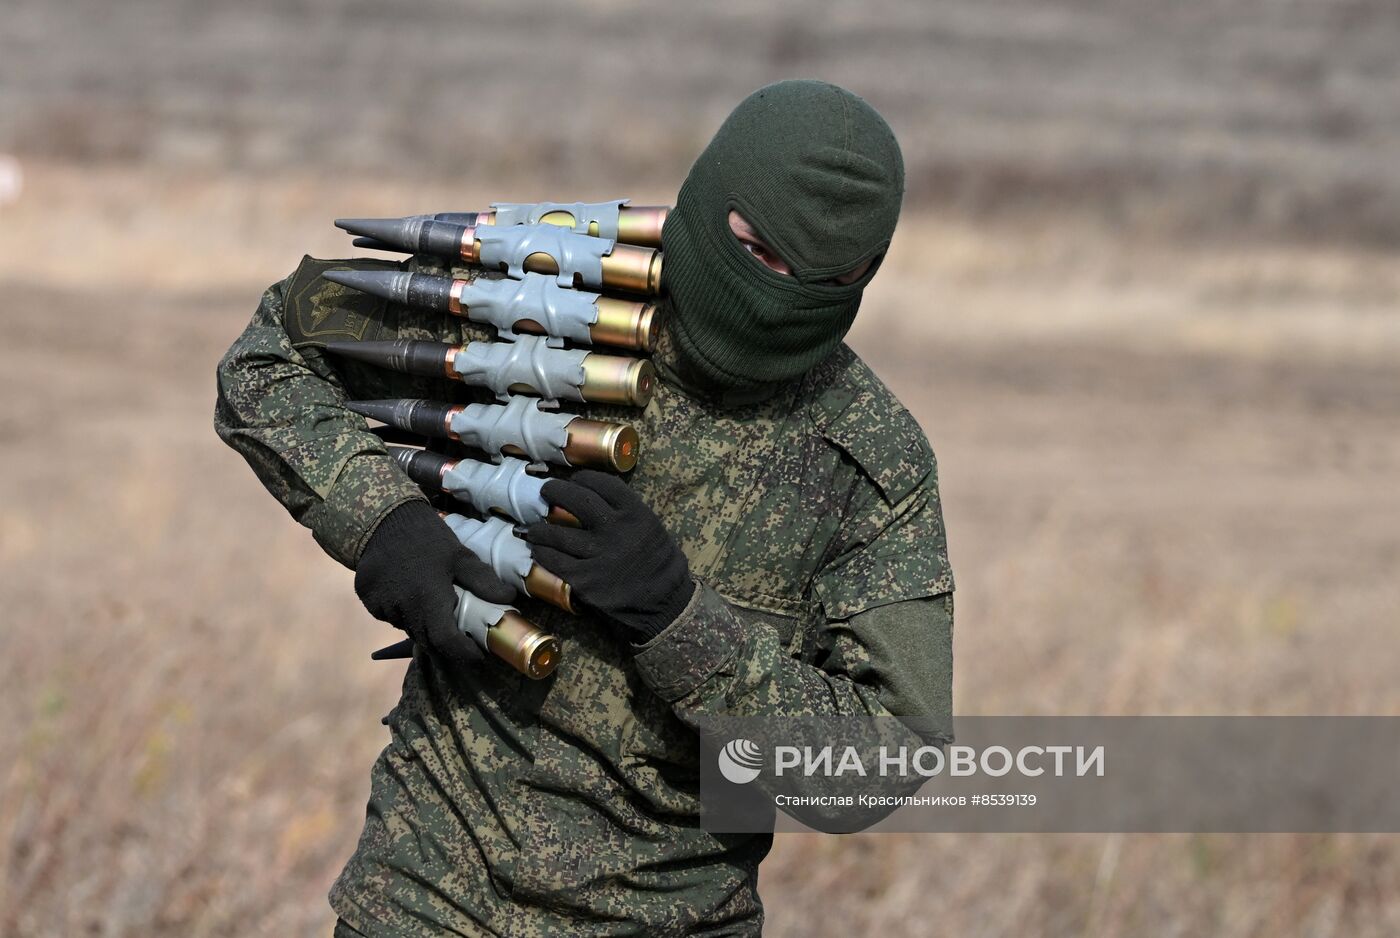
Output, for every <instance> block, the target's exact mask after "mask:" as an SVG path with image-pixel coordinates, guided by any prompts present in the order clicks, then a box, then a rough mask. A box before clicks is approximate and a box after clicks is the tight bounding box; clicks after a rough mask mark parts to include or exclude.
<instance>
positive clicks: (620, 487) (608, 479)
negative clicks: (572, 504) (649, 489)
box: [569, 469, 641, 520]
mask: <svg viewBox="0 0 1400 938" xmlns="http://www.w3.org/2000/svg"><path fill="white" fill-rule="evenodd" d="M569 481H570V482H573V483H575V484H576V485H581V486H583V487H584V488H586V489H589V490H590V491H592V492H595V493H597V494H598V495H599V496H601V497H602V499H603V500H604V501H606V502H607V503H608V504H609V505H611V506H612V507H613V508H626V507H628V506H630V505H634V504H636V503H638V502H640V501H641V498H640V497H639V496H638V495H637V493H636V492H634V491H632V487H631V486H630V485H628V484H627V483H626V482H623V481H622V479H621V478H619V477H618V476H615V475H613V474H611V473H608V472H599V471H598V470H597V469H580V470H579V471H578V472H575V473H574V474H573V475H572V476H571V477H570V479H569ZM575 514H577V512H575ZM579 520H583V519H581V518H580V519H579Z"/></svg>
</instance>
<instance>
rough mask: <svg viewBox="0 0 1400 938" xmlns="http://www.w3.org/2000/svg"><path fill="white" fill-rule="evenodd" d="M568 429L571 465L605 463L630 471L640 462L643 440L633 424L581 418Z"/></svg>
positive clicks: (567, 449) (566, 453)
mask: <svg viewBox="0 0 1400 938" xmlns="http://www.w3.org/2000/svg"><path fill="white" fill-rule="evenodd" d="M567 429H568V431H569V442H568V443H566V444H564V458H565V459H567V460H568V461H569V464H570V465H572V466H600V465H602V466H608V467H609V468H611V469H614V470H616V471H617V472H628V471H630V470H631V469H632V467H633V466H635V465H636V464H637V451H638V450H639V449H640V440H639V439H638V437H637V429H636V428H635V427H633V426H632V425H631V424H628V423H612V422H610V421H605V420H589V419H588V418H587V417H579V418H578V419H577V420H572V421H570V422H569V426H568V428H567Z"/></svg>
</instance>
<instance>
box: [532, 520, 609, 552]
mask: <svg viewBox="0 0 1400 938" xmlns="http://www.w3.org/2000/svg"><path fill="white" fill-rule="evenodd" d="M525 540H526V541H527V542H528V543H529V545H530V552H531V553H533V554H535V555H536V556H535V559H536V560H538V559H539V556H538V549H539V548H541V547H548V548H552V549H553V550H555V551H557V552H561V553H565V554H568V555H569V556H570V557H580V558H587V557H592V556H593V555H594V553H596V550H597V547H596V544H597V538H596V537H594V535H593V534H591V533H589V532H588V531H585V530H583V529H581V528H566V527H563V526H562V525H558V524H549V523H548V522H544V521H537V522H535V523H534V524H532V525H530V526H529V527H527V528H526V529H525Z"/></svg>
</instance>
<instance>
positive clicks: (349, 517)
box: [311, 453, 427, 569]
mask: <svg viewBox="0 0 1400 938" xmlns="http://www.w3.org/2000/svg"><path fill="white" fill-rule="evenodd" d="M410 501H427V499H426V498H425V497H424V495H423V492H422V490H421V489H419V488H418V486H417V485H416V484H414V482H413V481H412V480H411V479H409V478H408V476H406V475H404V472H403V470H402V469H400V468H399V465H398V463H396V462H395V461H394V459H393V457H392V456H388V455H380V454H374V453H366V454H363V455H360V456H356V457H355V458H353V459H351V460H349V461H348V462H347V463H346V464H345V467H344V468H343V469H342V470H341V471H340V474H339V475H338V476H337V477H336V480H335V484H334V485H333V486H331V490H330V492H329V493H327V495H326V500H325V502H324V504H322V506H321V510H320V512H319V516H318V517H317V518H316V521H315V523H314V524H313V525H312V526H311V533H312V534H313V535H315V537H316V540H317V542H319V543H320V544H321V546H322V547H324V548H325V550H326V552H327V553H328V554H330V555H331V556H332V557H334V558H335V559H336V560H338V561H340V562H341V563H343V564H345V566H347V567H350V568H351V569H354V567H355V564H356V563H357V562H358V561H359V559H360V554H361V553H363V552H364V549H365V545H366V544H368V543H369V539H370V537H371V535H373V534H374V531H375V529H376V528H378V527H379V523H380V522H381V521H383V520H384V519H385V517H387V516H388V514H389V513H390V512H391V511H393V510H394V509H395V508H398V507H399V506H400V505H402V504H404V503H405V502H410Z"/></svg>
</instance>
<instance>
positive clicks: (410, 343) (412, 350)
mask: <svg viewBox="0 0 1400 938" xmlns="http://www.w3.org/2000/svg"><path fill="white" fill-rule="evenodd" d="M451 350H452V346H451V345H448V344H447V343H446V342H424V341H420V340H417V339H391V340H387V341H371V342H345V341H339V340H337V341H331V342H327V343H326V351H328V352H331V353H332V354H335V355H343V356H344V357H346V358H352V359H354V360H355V361H362V362H367V363H368V364H371V365H377V366H379V367H380V368H388V369H390V370H391V371H401V372H404V373H405V374H410V375H427V376H430V377H445V376H446V374H447V371H446V368H447V365H446V363H447V353H448V352H450V351H451Z"/></svg>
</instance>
